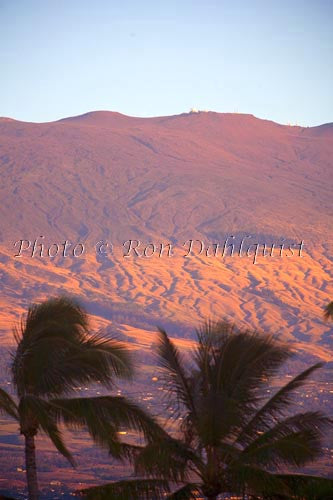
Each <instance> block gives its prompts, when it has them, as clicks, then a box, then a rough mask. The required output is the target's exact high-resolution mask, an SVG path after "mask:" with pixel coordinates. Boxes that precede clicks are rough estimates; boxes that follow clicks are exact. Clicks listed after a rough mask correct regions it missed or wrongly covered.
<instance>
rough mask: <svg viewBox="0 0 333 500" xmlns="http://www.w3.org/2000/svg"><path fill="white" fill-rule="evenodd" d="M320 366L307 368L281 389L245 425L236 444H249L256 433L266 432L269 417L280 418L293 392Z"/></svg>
mask: <svg viewBox="0 0 333 500" xmlns="http://www.w3.org/2000/svg"><path fill="white" fill-rule="evenodd" d="M322 366H323V365H322V363H317V364H315V365H313V366H311V367H309V368H307V369H306V370H304V371H303V372H302V373H300V374H299V375H297V376H296V377H295V378H293V379H292V380H291V381H290V382H288V383H287V384H286V385H284V386H283V387H281V389H279V390H278V391H277V392H276V393H275V394H274V395H273V396H272V397H271V398H270V399H269V400H268V401H267V402H266V403H265V404H264V405H263V406H262V407H261V408H260V409H259V410H258V411H257V412H256V413H255V415H254V416H253V417H252V418H251V419H250V421H249V422H248V423H247V424H246V425H245V427H244V428H243V429H242V431H241V433H240V434H239V436H238V437H237V439H236V442H237V443H241V444H249V443H250V442H251V440H252V439H255V438H256V437H257V435H258V434H257V433H258V431H262V430H265V429H266V430H267V429H268V428H269V426H270V425H271V422H272V419H271V417H276V416H281V415H282V414H283V411H284V410H285V409H286V407H288V406H289V405H290V404H291V402H292V395H293V392H294V391H295V390H297V389H299V388H300V387H301V386H302V385H303V384H304V383H305V382H306V380H307V379H308V378H309V376H310V375H311V374H312V373H313V372H314V371H315V370H318V368H320V367H322Z"/></svg>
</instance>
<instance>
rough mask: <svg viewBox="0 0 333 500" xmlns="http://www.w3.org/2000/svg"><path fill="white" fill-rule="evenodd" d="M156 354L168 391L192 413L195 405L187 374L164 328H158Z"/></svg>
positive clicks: (177, 351) (181, 358) (182, 361)
mask: <svg viewBox="0 0 333 500" xmlns="http://www.w3.org/2000/svg"><path fill="white" fill-rule="evenodd" d="M157 354H158V357H159V363H160V366H161V367H162V369H163V372H164V380H165V382H166V384H167V385H166V389H167V391H168V393H169V394H170V395H171V397H172V396H175V397H176V400H177V403H178V405H183V406H184V407H185V408H187V409H188V410H189V411H190V412H191V413H192V414H193V415H194V414H195V406H194V402H193V398H192V394H191V390H190V383H189V380H188V375H187V374H186V371H185V369H184V365H185V363H184V360H183V357H182V356H181V354H180V352H179V350H178V349H177V347H176V346H175V345H174V344H173V342H172V341H171V340H170V339H169V337H168V334H167V333H166V331H165V330H163V329H161V328H160V329H159V335H158V347H157Z"/></svg>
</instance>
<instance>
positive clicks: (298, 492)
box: [278, 474, 333, 500]
mask: <svg viewBox="0 0 333 500" xmlns="http://www.w3.org/2000/svg"><path fill="white" fill-rule="evenodd" d="M278 477H279V479H281V481H282V482H283V483H285V484H286V485H287V487H288V488H289V489H290V491H292V492H293V498H296V499H304V498H306V499H307V500H331V498H332V491H333V479H330V478H325V477H318V476H311V475H307V474H278ZM288 500H289V497H288Z"/></svg>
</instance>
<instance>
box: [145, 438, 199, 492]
mask: <svg viewBox="0 0 333 500" xmlns="http://www.w3.org/2000/svg"><path fill="white" fill-rule="evenodd" d="M201 465H202V463H201V460H200V458H199V457H198V456H197V455H196V453H195V452H194V450H192V449H191V448H190V447H188V446H186V444H184V443H182V442H181V441H179V440H177V439H173V438H171V437H167V438H165V439H161V440H156V441H154V442H152V443H149V444H148V445H147V446H146V447H145V448H143V449H142V451H141V452H140V453H139V454H138V456H137V458H136V460H135V471H136V473H137V474H139V475H148V476H150V477H159V478H163V479H167V480H170V481H172V482H174V483H177V482H184V481H185V480H186V479H188V477H187V476H188V472H189V470H190V469H191V470H192V472H193V470H194V469H197V470H199V469H200V467H201Z"/></svg>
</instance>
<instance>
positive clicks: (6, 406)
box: [0, 388, 19, 420]
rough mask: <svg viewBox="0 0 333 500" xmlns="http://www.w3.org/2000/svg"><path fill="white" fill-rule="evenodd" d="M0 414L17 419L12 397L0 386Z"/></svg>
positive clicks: (16, 408)
mask: <svg viewBox="0 0 333 500" xmlns="http://www.w3.org/2000/svg"><path fill="white" fill-rule="evenodd" d="M0 414H3V415H8V416H9V417H12V418H14V419H15V420H18V419H19V416H18V407H17V404H16V403H15V401H14V399H13V398H12V397H11V396H10V395H9V394H8V392H6V391H5V390H4V389H1V388H0Z"/></svg>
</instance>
